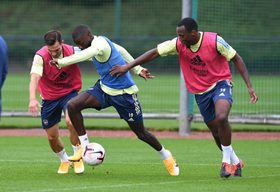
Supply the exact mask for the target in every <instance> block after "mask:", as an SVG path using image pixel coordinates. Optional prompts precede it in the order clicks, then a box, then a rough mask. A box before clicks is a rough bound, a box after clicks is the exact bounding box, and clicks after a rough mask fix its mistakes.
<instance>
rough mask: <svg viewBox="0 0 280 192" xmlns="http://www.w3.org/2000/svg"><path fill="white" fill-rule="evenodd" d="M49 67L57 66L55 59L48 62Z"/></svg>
mask: <svg viewBox="0 0 280 192" xmlns="http://www.w3.org/2000/svg"><path fill="white" fill-rule="evenodd" d="M49 65H50V66H53V65H58V61H57V59H55V60H50V62H49Z"/></svg>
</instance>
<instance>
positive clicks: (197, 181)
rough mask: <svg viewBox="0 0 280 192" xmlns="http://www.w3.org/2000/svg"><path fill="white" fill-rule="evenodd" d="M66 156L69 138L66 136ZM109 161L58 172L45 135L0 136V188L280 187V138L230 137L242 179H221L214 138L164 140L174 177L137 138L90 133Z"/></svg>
mask: <svg viewBox="0 0 280 192" xmlns="http://www.w3.org/2000/svg"><path fill="white" fill-rule="evenodd" d="M62 140H63V142H64V144H65V148H66V151H67V153H68V155H72V154H73V149H72V147H71V145H70V142H69V138H68V137H62ZM90 141H91V142H98V143H100V144H102V145H103V146H104V148H105V150H106V157H105V161H104V162H103V163H102V164H101V165H99V166H97V167H95V168H94V169H92V167H91V166H88V165H85V172H84V173H83V174H81V175H76V174H75V173H74V170H73V169H69V173H68V174H64V175H62V174H57V173H56V172H57V170H58V167H59V165H60V161H59V159H58V157H57V156H56V155H55V154H54V153H53V152H52V151H51V149H50V147H49V144H48V141H47V138H46V137H0V145H1V146H2V147H1V156H0V161H1V164H0V191H1V192H6V191H9V192H11V191H20V192H23V191H28V192H30V191H34V192H35V191H76V190H77V191H95V190H100V191H110V192H111V191H136V192H138V191H141V192H142V191H172V192H173V191H234V192H236V191H246V192H250V191H253V192H255V191H280V185H279V179H280V166H279V158H280V154H279V146H280V141H243V140H235V141H233V142H232V145H233V148H234V149H235V152H236V154H237V155H238V156H239V157H240V158H242V160H243V162H244V165H245V166H244V169H243V172H242V177H241V178H228V179H221V178H220V176H219V172H220V167H221V160H222V153H221V152H220V151H219V150H218V148H217V147H216V145H215V143H214V141H213V140H188V139H160V142H161V143H162V144H163V145H164V146H165V148H167V149H170V150H171V152H172V154H173V155H174V157H176V159H177V163H178V165H179V167H180V175H179V176H177V177H174V176H170V175H169V173H168V171H167V170H166V168H165V166H164V164H163V162H162V160H161V158H160V156H159V154H158V153H157V152H155V151H154V150H153V149H152V148H151V147H150V146H148V145H147V144H145V143H144V142H142V141H140V140H138V139H128V138H90Z"/></svg>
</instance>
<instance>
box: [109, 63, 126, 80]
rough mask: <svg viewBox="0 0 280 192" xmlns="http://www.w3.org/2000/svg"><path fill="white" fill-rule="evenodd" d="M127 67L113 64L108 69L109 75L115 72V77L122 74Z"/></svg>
mask: <svg viewBox="0 0 280 192" xmlns="http://www.w3.org/2000/svg"><path fill="white" fill-rule="evenodd" d="M128 70H129V69H128V67H127V65H115V66H113V68H112V69H110V71H111V72H110V75H111V76H113V75H115V74H117V77H118V76H121V75H124V74H126V73H127V72H128Z"/></svg>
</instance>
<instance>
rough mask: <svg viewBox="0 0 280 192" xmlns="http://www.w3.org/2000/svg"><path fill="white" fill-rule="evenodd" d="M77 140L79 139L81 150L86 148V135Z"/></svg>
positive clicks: (87, 142)
mask: <svg viewBox="0 0 280 192" xmlns="http://www.w3.org/2000/svg"><path fill="white" fill-rule="evenodd" d="M79 139H80V142H81V146H82V147H83V148H85V146H86V145H87V144H89V140H88V136H87V134H85V135H81V136H79Z"/></svg>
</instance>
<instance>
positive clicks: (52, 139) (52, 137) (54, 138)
mask: <svg viewBox="0 0 280 192" xmlns="http://www.w3.org/2000/svg"><path fill="white" fill-rule="evenodd" d="M58 138H59V136H58V135H48V140H49V142H50V143H56V142H57V140H58Z"/></svg>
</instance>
